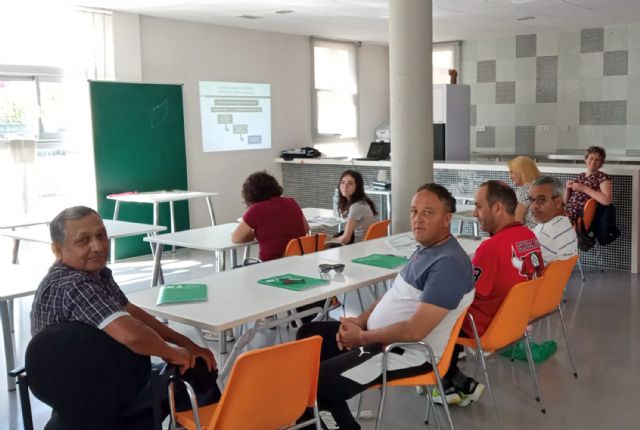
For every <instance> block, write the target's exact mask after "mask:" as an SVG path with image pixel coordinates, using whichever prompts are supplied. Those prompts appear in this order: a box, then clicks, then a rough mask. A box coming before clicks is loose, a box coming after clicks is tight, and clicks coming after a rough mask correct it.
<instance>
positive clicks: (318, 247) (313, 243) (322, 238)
mask: <svg viewBox="0 0 640 430" xmlns="http://www.w3.org/2000/svg"><path fill="white" fill-rule="evenodd" d="M326 241H327V235H326V234H324V233H318V234H314V235H311V236H302V237H298V238H295V239H291V240H290V241H289V243H288V244H287V247H286V248H285V250H284V256H285V257H291V256H292V255H304V254H311V253H313V252H316V251H322V250H323V249H324V244H325V242H326Z"/></svg>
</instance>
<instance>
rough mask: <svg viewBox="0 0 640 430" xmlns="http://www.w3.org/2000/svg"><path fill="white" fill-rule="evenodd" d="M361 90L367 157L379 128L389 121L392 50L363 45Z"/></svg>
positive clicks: (362, 141) (362, 140)
mask: <svg viewBox="0 0 640 430" xmlns="http://www.w3.org/2000/svg"><path fill="white" fill-rule="evenodd" d="M358 79H359V87H360V124H359V126H360V130H359V134H360V152H362V154H363V155H366V154H367V150H368V149H369V143H371V141H372V140H374V139H375V138H376V128H377V127H378V126H379V125H380V124H382V122H384V121H389V47H388V46H378V45H362V47H361V48H360V61H359V67H358Z"/></svg>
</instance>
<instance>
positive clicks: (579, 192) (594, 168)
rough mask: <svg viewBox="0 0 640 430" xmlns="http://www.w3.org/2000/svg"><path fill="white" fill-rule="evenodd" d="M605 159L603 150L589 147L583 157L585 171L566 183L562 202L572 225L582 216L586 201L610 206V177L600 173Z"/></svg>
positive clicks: (611, 187)
mask: <svg viewBox="0 0 640 430" xmlns="http://www.w3.org/2000/svg"><path fill="white" fill-rule="evenodd" d="M606 157H607V153H606V152H605V150H604V149H603V148H601V147H599V146H590V147H589V148H587V153H586V154H585V156H584V164H585V165H586V167H587V171H586V172H585V173H580V174H579V175H578V177H577V178H576V179H574V180H569V181H567V183H566V186H565V189H564V201H565V205H566V206H565V209H566V211H567V216H568V217H569V219H570V220H571V223H572V224H573V223H575V222H576V220H577V219H578V217H579V216H580V215H581V214H582V209H583V208H584V204H585V203H586V202H587V200H589V199H594V200H595V201H597V202H598V204H600V205H603V206H608V205H610V204H611V200H612V195H613V185H612V182H611V177H610V176H609V175H607V174H606V173H602V172H601V171H600V168H601V167H602V165H603V164H604V160H605V158H606Z"/></svg>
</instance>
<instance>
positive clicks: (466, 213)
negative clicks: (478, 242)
mask: <svg viewBox="0 0 640 430" xmlns="http://www.w3.org/2000/svg"><path fill="white" fill-rule="evenodd" d="M474 210H475V206H474V205H456V211H455V213H454V214H453V218H454V219H457V220H458V222H459V224H458V234H462V227H463V225H464V223H470V224H471V229H472V231H473V236H480V223H479V222H478V219H477V218H476V217H474V216H473V211H474Z"/></svg>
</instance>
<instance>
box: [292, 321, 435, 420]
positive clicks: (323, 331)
mask: <svg viewBox="0 0 640 430" xmlns="http://www.w3.org/2000/svg"><path fill="white" fill-rule="evenodd" d="M339 327H340V323H339V322H338V321H313V322H310V323H307V324H304V325H303V326H302V327H301V328H300V329H299V330H298V334H297V338H298V339H303V338H306V337H310V336H315V335H320V336H322V339H323V340H322V352H321V356H320V360H321V363H320V375H319V380H318V408H319V409H320V417H321V421H322V426H323V428H324V429H360V425H359V424H358V423H357V421H356V420H355V419H354V418H353V416H352V415H351V410H350V409H349V406H348V405H347V400H348V399H350V398H351V397H353V396H355V395H356V394H358V393H361V392H363V391H365V390H366V389H367V388H369V387H372V386H374V385H378V384H381V383H382V368H381V366H380V363H381V362H382V354H383V352H384V349H383V346H382V345H381V344H373V345H367V346H365V347H360V348H358V349H353V350H351V351H347V350H344V351H340V350H339V349H338V344H337V342H336V334H337V333H338V329H339ZM393 353H395V354H398V356H401V355H402V354H403V353H404V350H403V349H401V348H397V351H394V352H393ZM396 367H397V366H396ZM430 370H431V364H429V363H428V362H425V363H424V364H422V365H419V366H416V367H405V368H396V369H395V370H391V371H387V380H394V379H400V378H406V377H408V376H415V375H419V374H422V373H426V372H428V371H430ZM309 428H311V427H309Z"/></svg>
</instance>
